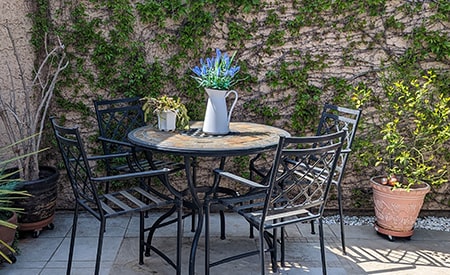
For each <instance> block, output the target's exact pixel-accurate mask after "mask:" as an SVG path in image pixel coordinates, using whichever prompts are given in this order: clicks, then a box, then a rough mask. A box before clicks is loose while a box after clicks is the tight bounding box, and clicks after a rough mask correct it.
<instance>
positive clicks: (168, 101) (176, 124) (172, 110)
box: [142, 95, 189, 131]
mask: <svg viewBox="0 0 450 275" xmlns="http://www.w3.org/2000/svg"><path fill="white" fill-rule="evenodd" d="M142 100H143V101H144V104H143V105H142V109H143V111H144V114H145V121H148V120H149V119H150V117H151V114H156V115H157V116H158V128H159V129H160V130H162V131H173V130H175V129H182V130H186V129H189V116H188V114H187V109H186V106H185V105H184V104H183V103H181V101H180V98H176V99H175V98H173V97H169V96H166V95H163V96H161V97H157V98H155V97H144V98H142Z"/></svg>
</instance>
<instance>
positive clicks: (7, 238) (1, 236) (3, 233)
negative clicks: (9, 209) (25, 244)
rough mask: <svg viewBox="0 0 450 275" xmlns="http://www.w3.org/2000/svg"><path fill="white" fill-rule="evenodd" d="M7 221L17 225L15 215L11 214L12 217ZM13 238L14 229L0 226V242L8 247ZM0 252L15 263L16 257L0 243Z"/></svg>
mask: <svg viewBox="0 0 450 275" xmlns="http://www.w3.org/2000/svg"><path fill="white" fill-rule="evenodd" d="M7 221H8V222H9V223H12V224H15V225H17V224H18V221H17V214H16V213H15V212H13V215H12V217H11V218H9V219H8V220H7ZM15 237H16V229H12V228H9V227H6V226H2V225H0V240H2V241H4V242H5V243H7V244H8V245H12V243H13V242H14V238H15ZM0 251H2V252H3V253H5V254H6V255H7V256H8V258H9V259H10V260H11V261H12V262H13V263H14V262H15V261H16V257H15V256H14V255H13V254H12V253H11V251H10V250H9V249H8V248H6V247H4V246H3V245H2V244H1V243H0ZM1 262H2V257H1V256H0V263H1Z"/></svg>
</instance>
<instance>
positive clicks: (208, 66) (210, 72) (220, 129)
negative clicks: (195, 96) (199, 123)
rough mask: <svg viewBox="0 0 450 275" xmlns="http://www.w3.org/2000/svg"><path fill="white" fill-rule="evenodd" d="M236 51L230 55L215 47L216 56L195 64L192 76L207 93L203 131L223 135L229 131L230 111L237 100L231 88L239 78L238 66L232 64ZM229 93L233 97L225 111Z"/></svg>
mask: <svg viewBox="0 0 450 275" xmlns="http://www.w3.org/2000/svg"><path fill="white" fill-rule="evenodd" d="M235 55H236V52H235V53H233V55H231V57H230V56H229V55H228V54H227V53H222V52H221V51H220V50H219V49H216V56H215V57H211V58H207V59H206V62H205V61H204V60H203V59H200V66H195V67H194V68H193V69H192V71H193V72H194V75H193V76H192V77H193V78H194V79H195V80H196V81H197V83H198V84H199V86H200V87H203V88H205V91H206V93H207V94H208V102H207V105H206V113H205V119H204V123H203V132H205V133H208V134H213V135H223V134H227V133H228V132H229V123H230V119H231V113H232V112H233V108H234V106H235V105H236V102H237V100H238V94H237V92H236V91H234V90H231V88H232V87H233V86H234V85H235V84H236V83H238V82H239V81H240V80H239V79H237V78H236V77H237V73H238V72H239V70H240V67H239V66H233V65H232V63H233V61H234V57H235ZM231 93H233V94H234V96H235V98H234V101H233V103H232V104H231V107H230V111H229V112H228V111H227V103H226V98H227V97H228V95H230V94H231Z"/></svg>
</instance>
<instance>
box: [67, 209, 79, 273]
mask: <svg viewBox="0 0 450 275" xmlns="http://www.w3.org/2000/svg"><path fill="white" fill-rule="evenodd" d="M77 223H78V203H76V204H75V212H74V213H73V222H72V234H71V237H70V247H69V258H68V260H67V271H66V274H67V275H70V272H71V270H72V260H73V249H74V247H75V236H76V232H77Z"/></svg>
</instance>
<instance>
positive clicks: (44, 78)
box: [0, 25, 69, 180]
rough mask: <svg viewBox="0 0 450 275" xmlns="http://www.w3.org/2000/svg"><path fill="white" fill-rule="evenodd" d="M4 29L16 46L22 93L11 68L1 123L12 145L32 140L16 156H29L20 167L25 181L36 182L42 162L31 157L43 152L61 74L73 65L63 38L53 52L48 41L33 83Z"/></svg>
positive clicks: (0, 103) (0, 100) (0, 99)
mask: <svg viewBox="0 0 450 275" xmlns="http://www.w3.org/2000/svg"><path fill="white" fill-rule="evenodd" d="M3 27H4V28H6V30H7V33H8V38H9V40H10V42H11V45H12V49H13V54H14V58H15V61H16V63H17V64H16V65H17V68H18V69H17V70H18V73H19V79H20V81H21V86H22V87H21V88H20V89H19V88H16V87H15V82H14V77H13V76H14V73H13V71H12V69H11V67H10V66H9V64H7V67H8V73H9V79H10V88H9V91H2V92H0V120H1V121H2V122H3V124H4V128H5V130H6V133H7V136H8V138H9V139H10V143H14V142H15V141H17V140H24V139H26V138H28V137H30V138H29V139H26V142H22V143H20V147H18V148H16V149H15V150H14V154H15V155H27V157H26V158H21V159H20V160H19V161H18V163H17V167H18V168H19V169H20V170H21V178H23V179H26V180H34V179H37V178H38V177H39V160H38V155H37V154H30V153H31V152H37V151H39V150H40V145H41V141H42V131H43V129H44V125H45V118H46V116H47V112H48V108H49V106H50V103H51V100H52V98H53V93H54V90H55V86H56V83H57V81H58V77H59V75H60V73H61V72H62V71H63V70H64V69H65V68H67V66H68V64H69V62H68V61H67V59H66V53H65V48H64V44H63V43H62V42H61V40H60V39H59V37H57V45H56V46H54V47H53V48H52V49H51V50H49V45H48V44H47V37H46V39H44V43H45V56H44V58H43V60H42V61H41V62H40V64H39V66H38V67H37V70H35V71H34V77H33V79H32V80H31V82H30V83H29V81H27V78H26V74H25V70H24V67H23V63H22V62H21V61H20V58H19V53H18V48H17V46H16V44H15V42H14V39H13V35H12V33H11V31H10V29H9V28H8V26H7V25H3ZM8 96H9V98H7V97H8ZM19 103H23V104H24V105H25V106H24V107H22V106H23V105H22V106H20V108H19V106H18V104H19ZM36 134H37V135H36Z"/></svg>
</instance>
